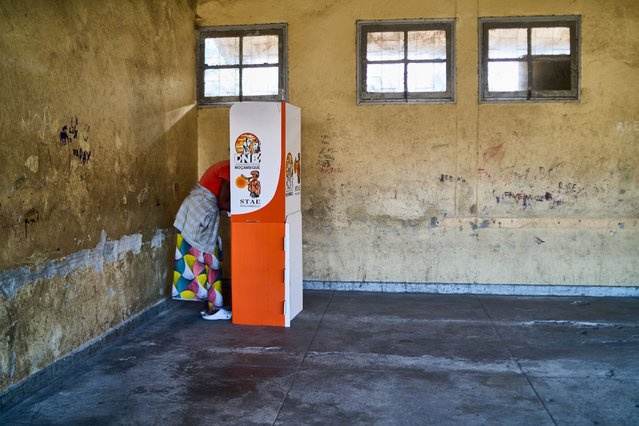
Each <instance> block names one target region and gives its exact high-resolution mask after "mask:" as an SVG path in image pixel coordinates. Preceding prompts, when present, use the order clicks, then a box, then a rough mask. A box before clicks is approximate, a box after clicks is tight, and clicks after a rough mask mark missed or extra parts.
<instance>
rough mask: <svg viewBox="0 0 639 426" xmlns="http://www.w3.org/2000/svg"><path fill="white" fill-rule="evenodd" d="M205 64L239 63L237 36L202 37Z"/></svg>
mask: <svg viewBox="0 0 639 426" xmlns="http://www.w3.org/2000/svg"><path fill="white" fill-rule="evenodd" d="M204 63H205V64H206V65H237V64H239V63H240V39H239V37H221V38H207V39H204Z"/></svg>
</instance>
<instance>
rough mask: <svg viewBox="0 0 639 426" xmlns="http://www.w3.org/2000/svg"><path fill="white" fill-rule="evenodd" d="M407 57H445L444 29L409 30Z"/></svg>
mask: <svg viewBox="0 0 639 426" xmlns="http://www.w3.org/2000/svg"><path fill="white" fill-rule="evenodd" d="M408 59H446V31H444V30H436V31H409V32H408Z"/></svg>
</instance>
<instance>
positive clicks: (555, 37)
mask: <svg viewBox="0 0 639 426" xmlns="http://www.w3.org/2000/svg"><path fill="white" fill-rule="evenodd" d="M531 44H532V54H533V55H570V28H567V27H552V28H533V29H532V34H531Z"/></svg>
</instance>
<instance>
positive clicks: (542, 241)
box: [535, 235, 545, 244]
mask: <svg viewBox="0 0 639 426" xmlns="http://www.w3.org/2000/svg"><path fill="white" fill-rule="evenodd" d="M535 242H536V243H537V244H543V243H545V241H544V240H542V239H541V238H539V237H538V236H536V235H535Z"/></svg>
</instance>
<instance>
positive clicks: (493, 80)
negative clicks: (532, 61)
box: [488, 61, 528, 92]
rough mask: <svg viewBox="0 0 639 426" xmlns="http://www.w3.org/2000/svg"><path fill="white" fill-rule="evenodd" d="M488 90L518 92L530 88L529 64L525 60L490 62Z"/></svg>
mask: <svg viewBox="0 0 639 426" xmlns="http://www.w3.org/2000/svg"><path fill="white" fill-rule="evenodd" d="M488 90H490V91H491V92H518V91H523V90H528V65H527V63H526V62H523V61H506V62H488Z"/></svg>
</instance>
